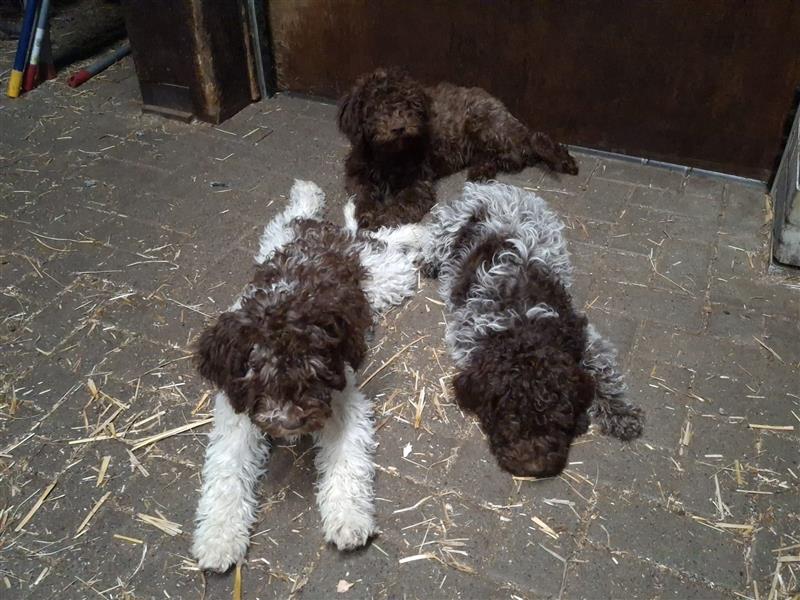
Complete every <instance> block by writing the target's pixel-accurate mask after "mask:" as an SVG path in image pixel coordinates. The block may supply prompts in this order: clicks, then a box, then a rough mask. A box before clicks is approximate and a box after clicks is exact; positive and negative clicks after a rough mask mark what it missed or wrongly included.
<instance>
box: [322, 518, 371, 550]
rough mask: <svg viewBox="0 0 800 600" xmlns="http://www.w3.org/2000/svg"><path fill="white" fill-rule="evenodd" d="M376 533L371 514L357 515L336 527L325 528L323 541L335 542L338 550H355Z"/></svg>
mask: <svg viewBox="0 0 800 600" xmlns="http://www.w3.org/2000/svg"><path fill="white" fill-rule="evenodd" d="M376 533H378V529H377V527H376V526H375V521H374V520H373V519H372V517H371V516H368V515H357V516H355V517H351V518H348V519H347V520H346V521H344V522H342V523H340V524H339V526H338V527H335V528H330V529H327V530H326V531H325V541H326V542H332V543H333V544H336V547H337V548H338V549H339V550H355V549H356V548H361V547H362V546H363V545H364V544H366V543H367V541H368V540H369V538H370V537H372V536H373V535H375V534H376Z"/></svg>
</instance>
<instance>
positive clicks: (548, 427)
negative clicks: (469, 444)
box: [451, 239, 595, 477]
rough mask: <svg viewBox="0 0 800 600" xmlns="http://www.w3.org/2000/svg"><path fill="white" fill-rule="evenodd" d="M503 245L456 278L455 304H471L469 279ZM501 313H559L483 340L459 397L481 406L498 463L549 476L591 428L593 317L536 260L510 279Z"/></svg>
mask: <svg viewBox="0 0 800 600" xmlns="http://www.w3.org/2000/svg"><path fill="white" fill-rule="evenodd" d="M501 250H502V245H500V244H499V243H498V240H496V239H488V240H486V241H485V242H482V243H480V244H478V245H477V246H476V247H475V248H474V250H473V251H472V252H471V253H470V255H469V257H468V258H467V259H466V260H465V262H464V263H463V265H464V267H465V269H464V270H463V271H462V276H461V278H459V279H458V280H456V281H455V282H454V285H453V294H452V296H451V303H452V305H453V306H463V304H464V302H465V300H466V294H464V293H463V290H464V288H465V285H464V284H465V283H466V282H469V281H471V280H473V273H474V271H475V270H477V269H481V268H487V267H488V266H490V265H491V263H492V261H493V260H494V258H495V256H497V254H498V252H499V251H501ZM503 297H504V302H501V303H500V304H499V305H498V310H500V311H501V312H503V311H506V310H513V309H515V308H519V307H520V306H523V305H529V304H533V305H535V304H538V303H544V304H546V305H547V306H549V307H550V308H551V309H552V310H553V311H555V313H557V315H556V316H547V317H542V318H538V319H533V320H531V319H526V318H520V319H519V320H517V321H516V322H514V323H513V324H511V326H510V328H509V329H507V330H504V331H498V332H493V333H491V334H489V335H488V336H487V337H486V338H484V339H483V340H481V342H480V345H479V347H478V348H476V350H475V352H473V353H472V354H471V357H470V359H469V361H468V363H467V365H466V366H465V367H464V368H463V369H462V370H461V371H460V372H459V373H458V374H457V375H456V377H455V379H454V381H453V386H454V389H455V393H456V401H457V402H458V404H459V406H461V407H462V408H464V409H465V410H469V411H471V412H473V413H474V414H475V415H476V416H477V417H478V419H479V420H480V422H481V426H482V428H483V430H484V432H485V433H486V435H487V437H488V438H489V446H490V448H491V450H492V453H493V454H494V455H495V458H497V462H498V464H499V465H500V466H501V467H502V468H503V469H505V470H506V471H508V472H510V473H511V474H513V475H518V476H536V477H549V476H553V475H557V474H558V473H560V472H561V470H562V469H563V468H564V465H566V462H567V457H568V454H569V448H570V444H571V443H572V440H573V438H575V437H577V436H579V435H582V434H584V433H586V430H587V429H588V425H589V417H588V416H587V410H588V409H589V406H590V405H591V403H592V399H593V398H594V394H595V384H594V379H593V378H592V377H591V376H590V375H589V374H588V373H587V372H586V371H585V370H584V369H583V368H582V366H581V361H582V359H583V349H584V348H585V346H586V331H585V330H586V323H587V321H586V317H584V316H579V315H578V314H577V313H576V312H575V310H574V309H573V307H572V300H571V298H570V296H569V293H568V292H567V291H566V289H565V288H564V286H563V285H561V284H560V283H559V282H558V280H556V279H553V277H552V275H551V273H550V272H549V271H548V270H547V269H546V268H545V267H542V266H540V265H537V264H536V263H534V264H531V265H529V267H528V268H527V270H526V271H525V272H524V273H523V274H522V277H520V278H519V279H518V280H516V281H513V282H509V287H508V289H507V290H505V293H504V295H503Z"/></svg>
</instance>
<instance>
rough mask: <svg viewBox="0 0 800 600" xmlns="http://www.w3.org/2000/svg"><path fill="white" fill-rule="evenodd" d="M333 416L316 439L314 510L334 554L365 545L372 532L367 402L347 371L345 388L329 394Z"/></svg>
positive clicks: (369, 409) (372, 433)
mask: <svg viewBox="0 0 800 600" xmlns="http://www.w3.org/2000/svg"><path fill="white" fill-rule="evenodd" d="M331 408H332V409H333V414H332V415H331V417H330V418H328V420H327V421H326V423H325V426H324V427H323V429H322V431H320V432H319V433H318V434H317V435H316V444H317V448H318V452H317V457H316V460H315V464H316V466H317V472H318V474H319V480H318V481H317V505H318V506H319V511H320V513H321V515H322V528H323V532H324V534H325V541H327V542H333V543H334V544H336V547H337V548H339V550H352V549H354V548H358V547H360V546H363V545H364V544H366V543H367V540H368V539H369V537H370V536H371V535H372V534H373V533H375V532H376V527H375V507H374V492H373V478H374V476H375V466H374V464H373V462H372V455H373V453H374V452H375V431H374V428H373V424H372V407H371V405H370V402H369V400H367V398H365V397H364V395H363V394H362V393H361V392H360V391H359V390H358V388H357V387H356V385H355V375H354V374H353V371H352V370H351V369H350V368H348V369H347V385H346V387H345V389H344V390H343V391H341V392H334V393H333V398H332V401H331Z"/></svg>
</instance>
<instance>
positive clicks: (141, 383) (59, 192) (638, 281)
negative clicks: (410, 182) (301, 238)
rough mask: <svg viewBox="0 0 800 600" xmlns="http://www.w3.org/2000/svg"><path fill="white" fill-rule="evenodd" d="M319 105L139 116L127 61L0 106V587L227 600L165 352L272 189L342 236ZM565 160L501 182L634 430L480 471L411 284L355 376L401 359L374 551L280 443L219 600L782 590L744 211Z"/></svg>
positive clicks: (788, 540) (185, 375)
mask: <svg viewBox="0 0 800 600" xmlns="http://www.w3.org/2000/svg"><path fill="white" fill-rule="evenodd" d="M0 50H1V51H0V59H2V62H3V64H5V63H6V62H7V58H8V56H9V53H10V50H9V48H8V46H7V45H4V46H2V47H0ZM0 85H3V86H5V82H4V81H0ZM333 116H334V109H333V107H331V106H329V105H325V104H320V103H315V102H310V101H307V100H302V99H296V98H291V97H286V96H278V97H276V98H274V99H270V100H267V101H264V102H261V103H259V104H256V105H253V106H250V107H249V108H247V109H246V110H244V111H243V112H242V113H240V114H239V115H237V116H236V117H234V118H233V119H231V120H230V121H229V122H226V123H224V124H223V125H222V126H221V127H212V126H209V125H205V124H189V125H186V124H181V123H175V122H170V121H165V120H162V119H160V118H158V117H155V116H147V115H142V114H140V111H139V98H138V91H137V84H136V80H135V77H134V75H133V70H132V66H131V64H130V62H129V61H125V62H123V63H122V64H120V65H118V66H117V67H115V68H113V69H111V70H110V71H108V72H107V73H106V74H105V75H103V76H102V77H99V78H97V79H96V80H93V81H92V82H91V83H89V84H87V85H85V86H84V87H82V88H80V89H78V90H70V89H69V88H67V87H66V86H64V85H63V82H62V81H56V82H51V83H49V84H47V85H46V86H43V87H42V88H40V89H38V90H36V91H35V92H33V93H31V94H28V95H26V96H25V97H23V98H21V99H18V100H16V101H10V100H8V99H7V98H5V97H4V98H3V99H2V100H0V173H1V174H0V196H1V197H2V200H1V201H0V306H2V314H1V315H0V321H1V322H2V328H1V329H0V356H2V358H0V362H1V363H2V366H1V369H2V381H0V385H1V387H0V389H1V390H2V391H1V393H0V597H2V598H4V599H5V598H8V599H11V598H37V599H38V598H50V597H55V598H60V599H61V598H96V597H98V596H99V597H103V598H159V599H163V598H201V597H205V598H212V599H215V598H228V597H231V594H232V593H233V587H234V576H233V575H232V574H228V575H225V576H215V575H208V576H205V577H204V576H203V574H202V573H200V572H199V571H198V570H197V568H196V566H195V565H194V563H193V561H192V559H191V557H190V555H189V543H190V536H191V531H192V516H193V511H194V506H195V503H196V500H197V492H198V487H199V484H200V479H199V472H200V468H201V465H202V460H203V452H204V446H205V443H206V441H205V435H204V434H205V433H206V432H207V431H208V420H209V416H210V415H209V392H210V390H209V388H208V387H207V386H205V385H204V384H203V383H201V382H200V380H199V378H198V377H197V376H196V375H195V373H194V372H193V371H192V367H191V364H190V361H189V360H188V358H189V354H188V349H189V347H190V343H191V341H192V339H193V338H194V337H195V336H196V335H197V334H198V332H199V331H200V330H201V328H202V327H203V326H204V324H205V323H207V322H208V319H209V318H211V317H213V316H214V315H215V314H216V313H218V312H219V311H220V310H221V309H222V308H223V307H225V306H226V305H227V304H228V303H229V302H230V301H231V299H232V298H233V297H234V296H235V295H236V293H237V292H238V290H239V288H240V286H241V285H242V284H243V282H245V281H246V279H247V278H248V276H249V273H250V271H251V267H252V258H251V257H252V255H253V252H254V249H255V245H256V240H257V235H258V233H259V229H260V227H262V226H263V224H264V223H265V222H266V221H267V220H268V219H269V218H270V217H271V216H272V215H274V214H275V211H277V210H278V209H280V208H281V207H282V206H283V205H284V202H285V194H286V193H287V192H288V190H289V187H290V185H291V182H292V180H293V179H294V178H295V177H299V178H307V179H312V180H314V181H316V182H317V183H319V184H320V185H322V186H323V188H324V189H326V190H328V192H329V199H330V201H329V210H330V213H331V215H333V217H334V218H339V212H340V207H341V205H342V203H343V200H344V193H343V190H342V181H341V161H342V157H343V155H344V153H345V152H346V149H347V144H346V142H345V140H344V139H343V138H342V137H341V136H339V135H338V134H337V132H336V129H335V125H334V119H333ZM580 164H581V173H580V175H579V176H577V177H564V178H563V179H556V178H554V177H552V176H550V175H546V174H543V173H542V172H541V171H539V170H536V169H529V170H527V171H525V172H523V173H521V174H519V175H517V176H512V177H505V178H504V179H505V180H507V181H509V182H513V183H516V184H518V185H521V186H525V187H527V188H530V189H532V190H537V191H538V193H540V194H541V195H542V196H544V197H545V198H547V199H548V200H549V201H550V202H551V203H552V205H553V206H554V207H555V208H556V209H557V210H558V211H559V212H560V213H561V214H562V215H563V216H564V219H565V220H566V221H567V222H568V227H569V230H568V232H567V235H568V238H569V241H570V246H571V250H572V252H573V256H574V262H575V264H576V267H577V271H578V277H577V285H576V289H575V295H576V298H577V301H578V302H579V303H580V304H581V305H582V306H584V307H585V310H586V311H587V313H588V315H589V317H590V319H591V320H592V321H593V322H595V323H596V324H597V325H598V327H599V328H601V329H602V331H603V332H605V333H606V334H607V335H608V336H609V337H610V338H611V339H613V340H614V341H615V342H616V344H617V345H618V347H619V350H620V355H621V358H622V361H623V363H624V367H625V370H626V372H627V377H628V382H629V387H630V397H631V399H632V400H634V401H636V402H639V403H641V404H642V405H643V406H644V407H645V408H646V409H647V413H648V428H647V432H646V434H645V436H644V438H643V439H642V440H641V441H638V442H636V443H634V444H632V445H628V446H626V445H622V444H620V443H618V442H616V441H615V440H609V439H606V438H603V437H600V436H598V435H597V434H594V433H592V434H589V435H587V436H585V437H584V438H582V439H581V440H580V441H579V442H578V443H577V444H576V446H575V447H574V450H573V452H572V455H571V462H570V465H569V468H568V469H567V470H566V471H565V472H564V474H563V475H562V476H560V477H558V478H554V479H547V480H538V481H525V480H514V479H512V478H510V477H508V476H506V475H504V474H503V473H502V472H500V471H499V470H498V468H497V467H496V466H495V464H494V462H493V460H492V459H491V456H490V455H489V453H488V451H487V448H486V445H485V443H484V441H483V440H482V438H481V433H480V432H479V430H478V428H477V427H476V426H475V424H474V422H473V421H472V420H471V419H469V418H466V417H465V416H464V415H462V414H461V413H460V412H459V411H458V410H457V408H456V407H455V406H454V405H453V404H452V399H451V397H450V394H449V393H448V391H447V380H448V376H449V375H450V374H451V363H450V361H449V360H448V358H447V356H446V353H445V351H444V348H443V344H442V331H443V322H444V319H445V316H444V315H443V313H442V307H441V304H440V302H439V301H438V297H437V294H436V289H435V286H434V285H432V284H431V283H430V282H425V281H421V287H420V290H419V293H418V294H417V295H416V297H415V298H414V299H412V300H411V301H410V302H408V303H407V304H406V305H405V306H403V307H402V308H400V309H397V310H395V311H393V312H391V313H390V314H389V315H387V316H386V317H385V318H384V320H383V322H382V324H381V327H380V331H379V332H378V335H377V336H376V338H375V343H374V344H373V348H372V350H371V353H370V356H369V359H368V361H367V363H368V364H367V365H366V366H365V367H364V369H363V373H364V375H365V376H366V375H367V374H370V373H372V372H374V371H375V370H376V369H377V367H378V366H380V365H381V364H382V363H383V362H384V361H386V360H387V359H388V358H389V357H391V356H392V355H394V354H395V353H396V352H398V351H399V350H403V351H402V352H401V353H400V354H399V356H397V358H396V359H394V360H393V362H391V363H390V365H389V366H388V367H387V368H386V369H384V370H383V371H381V372H380V374H379V375H378V376H377V377H375V378H374V379H372V380H371V381H370V383H369V384H368V386H367V387H366V390H367V392H368V393H369V394H371V396H372V397H373V398H374V399H375V406H376V413H377V428H378V438H379V440H380V447H379V449H378V452H377V456H376V463H377V466H378V475H377V480H376V487H377V495H378V501H377V506H378V520H379V522H380V526H381V529H382V533H381V534H380V535H379V536H378V537H377V538H376V539H375V540H374V542H373V543H372V544H371V545H370V546H369V547H368V548H366V549H364V550H363V551H359V552H355V553H352V554H340V553H338V552H337V551H336V550H334V549H332V548H331V547H328V546H326V545H325V544H324V543H323V541H322V537H321V533H320V528H319V517H318V514H317V512H316V509H315V507H314V504H313V471H312V453H311V452H310V448H309V446H308V444H307V443H300V444H298V445H295V446H279V447H278V448H277V449H276V450H275V452H274V454H273V457H272V460H271V463H270V470H269V474H268V476H267V477H266V479H265V481H264V482H263V505H262V509H261V516H260V521H259V523H258V526H257V527H256V529H255V530H254V532H253V538H252V546H251V548H250V551H249V554H248V558H247V562H246V564H244V565H243V568H242V570H241V577H242V582H243V589H244V592H243V597H244V598H262V599H264V598H287V597H294V598H330V597H334V596H335V597H342V598H387V597H388V598H421V599H430V598H555V597H558V598H569V599H580V598H593V599H594V598H612V597H613V598H626V599H628V598H714V599H716V598H731V599H733V598H753V599H758V598H764V599H766V598H770V599H777V598H788V597H792V595H793V594H796V593H797V591H798V573H800V562H798V561H800V558H798V555H800V515H799V514H798V512H799V511H800V466H798V456H800V452H798V443H799V442H800V437H798V432H800V384H799V383H800V377H799V374H800V342H798V339H800V338H798V335H799V334H800V329H799V328H798V317H800V290H799V289H798V285H797V283H798V282H797V280H796V279H795V280H794V287H792V285H793V282H792V278H791V277H787V276H786V275H781V274H779V273H775V272H770V270H769V269H768V252H767V242H768V229H769V227H768V222H769V218H770V208H769V206H770V204H769V199H768V197H767V196H766V195H765V193H764V190H763V189H759V188H756V187H750V186H746V185H743V184H740V183H736V182H732V181H729V180H725V179H717V178H713V177H707V176H701V175H698V174H695V173H693V172H690V171H686V172H679V171H670V170H663V169H660V168H655V167H650V166H647V165H640V164H633V163H630V162H621V161H617V160H610V159H606V158H602V159H601V158H597V157H594V156H590V155H583V156H580ZM460 183H461V180H458V179H453V180H450V181H447V182H445V183H444V184H443V185H442V186H441V189H440V194H441V195H447V194H448V193H453V192H455V191H457V190H458V187H459V185H460ZM411 342H414V343H411ZM423 397H424V403H423V401H422V399H423ZM418 417H419V418H418ZM417 418H418V421H417ZM179 427H181V428H182V429H179V430H178V431H177V432H175V428H179ZM161 432H168V433H170V434H171V435H167V436H166V437H163V439H160V440H158V441H152V439H148V438H150V436H153V435H155V434H158V433H161ZM143 441H144V442H143ZM148 441H150V442H151V443H147V442H148ZM142 442H143V443H142ZM340 581H344V582H345V583H342V584H340V583H339V582H340ZM337 586H340V589H344V588H347V591H343V592H341V593H338V594H337ZM350 586H351V587H350Z"/></svg>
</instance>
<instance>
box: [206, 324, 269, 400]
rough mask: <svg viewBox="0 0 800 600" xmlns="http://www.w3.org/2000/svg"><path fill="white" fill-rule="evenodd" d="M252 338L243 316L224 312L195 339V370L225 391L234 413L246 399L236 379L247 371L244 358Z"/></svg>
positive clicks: (253, 331) (254, 334)
mask: <svg viewBox="0 0 800 600" xmlns="http://www.w3.org/2000/svg"><path fill="white" fill-rule="evenodd" d="M256 338H257V331H256V329H255V328H254V327H252V326H251V325H249V324H248V323H247V321H246V318H245V317H244V316H243V315H239V314H238V313H235V312H226V313H223V314H221V315H220V316H219V318H218V319H217V322H216V323H214V325H212V326H211V327H209V328H207V329H206V330H205V331H204V332H203V333H202V335H201V336H200V339H199V340H198V341H197V345H196V349H195V355H194V363H195V366H196V367H197V370H198V372H199V373H200V375H201V377H203V378H204V379H206V380H207V381H209V382H211V383H213V384H215V385H216V386H218V387H219V388H221V389H222V390H224V391H225V392H226V393H227V394H228V396H229V399H230V401H231V404H232V405H233V407H234V409H235V410H236V411H237V412H241V411H243V410H245V408H246V405H247V399H246V398H244V397H241V396H242V394H241V393H239V392H242V391H243V390H241V389H239V388H241V387H242V386H241V385H237V384H236V382H237V380H241V378H242V377H244V376H245V374H246V373H247V361H248V358H249V356H250V352H251V351H252V348H253V344H254V343H256ZM237 390H238V391H237Z"/></svg>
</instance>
